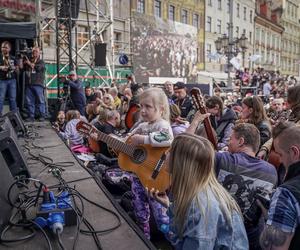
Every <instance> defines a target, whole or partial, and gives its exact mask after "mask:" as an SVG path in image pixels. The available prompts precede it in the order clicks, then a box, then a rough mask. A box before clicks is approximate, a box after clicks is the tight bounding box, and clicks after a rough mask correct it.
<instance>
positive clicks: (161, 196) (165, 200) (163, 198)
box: [146, 187, 170, 208]
mask: <svg viewBox="0 0 300 250" xmlns="http://www.w3.org/2000/svg"><path fill="white" fill-rule="evenodd" d="M146 192H147V194H148V196H149V197H150V198H152V199H154V200H156V201H157V202H159V203H160V204H161V205H163V206H164V207H166V208H168V207H169V206H170V200H169V197H168V196H167V194H166V192H159V191H158V190H156V191H155V190H154V188H152V189H151V190H149V189H148V188H147V187H146Z"/></svg>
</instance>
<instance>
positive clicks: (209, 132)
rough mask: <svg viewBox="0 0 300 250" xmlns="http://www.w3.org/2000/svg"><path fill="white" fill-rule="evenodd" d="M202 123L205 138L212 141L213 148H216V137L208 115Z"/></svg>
mask: <svg viewBox="0 0 300 250" xmlns="http://www.w3.org/2000/svg"><path fill="white" fill-rule="evenodd" d="M203 124H204V128H205V132H206V135H207V139H208V140H209V141H210V142H211V143H212V145H213V146H214V148H215V149H217V148H218V142H217V139H216V137H215V135H214V132H213V129H212V126H211V123H210V120H209V117H207V118H205V119H204V121H203Z"/></svg>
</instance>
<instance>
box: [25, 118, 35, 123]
mask: <svg viewBox="0 0 300 250" xmlns="http://www.w3.org/2000/svg"><path fill="white" fill-rule="evenodd" d="M24 121H25V122H34V118H32V117H27V118H26V119H25V120H24Z"/></svg>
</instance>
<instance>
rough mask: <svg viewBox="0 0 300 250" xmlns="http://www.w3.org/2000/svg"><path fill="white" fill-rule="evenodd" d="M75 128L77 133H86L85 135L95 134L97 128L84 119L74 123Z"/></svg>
mask: <svg viewBox="0 0 300 250" xmlns="http://www.w3.org/2000/svg"><path fill="white" fill-rule="evenodd" d="M76 129H77V131H78V132H79V133H81V134H83V135H86V136H92V135H95V134H96V135H97V132H98V130H97V129H96V128H95V127H94V126H93V125H91V124H89V123H87V122H84V121H79V122H78V123H77V125H76Z"/></svg>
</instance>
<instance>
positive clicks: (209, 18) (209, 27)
mask: <svg viewBox="0 0 300 250" xmlns="http://www.w3.org/2000/svg"><path fill="white" fill-rule="evenodd" d="M206 31H208V32H211V17H210V16H208V17H207V22H206Z"/></svg>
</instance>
